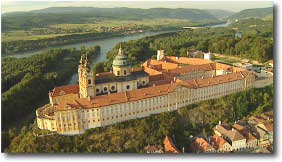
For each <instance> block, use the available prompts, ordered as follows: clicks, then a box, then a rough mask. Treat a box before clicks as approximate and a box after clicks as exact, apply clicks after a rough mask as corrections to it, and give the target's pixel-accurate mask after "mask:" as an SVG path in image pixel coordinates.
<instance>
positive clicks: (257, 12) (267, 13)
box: [229, 7, 273, 20]
mask: <svg viewBox="0 0 282 162" xmlns="http://www.w3.org/2000/svg"><path fill="white" fill-rule="evenodd" d="M266 17H268V18H269V17H273V7H268V8H255V9H246V10H243V11H240V12H238V13H236V14H234V15H232V16H230V17H229V19H231V20H235V19H248V18H266Z"/></svg>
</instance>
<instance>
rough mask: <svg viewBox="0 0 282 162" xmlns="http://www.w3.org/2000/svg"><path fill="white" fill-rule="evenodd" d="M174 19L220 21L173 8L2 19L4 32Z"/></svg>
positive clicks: (71, 10)
mask: <svg viewBox="0 0 282 162" xmlns="http://www.w3.org/2000/svg"><path fill="white" fill-rule="evenodd" d="M158 18H173V19H187V20H191V21H199V20H201V21H204V20H217V18H216V17H215V16H213V15H212V14H210V13H209V12H207V11H205V10H199V9H181V8H179V9H169V8H152V9H137V8H125V7H124V8H94V7H51V8H46V9H42V10H37V11H30V12H24V13H14V14H12V13H9V14H6V15H5V14H4V15H3V17H2V31H7V30H15V29H29V28H34V27H43V26H48V25H52V24H84V23H93V22H95V21H98V20H101V19H119V20H120V19H121V20H143V19H158Z"/></svg>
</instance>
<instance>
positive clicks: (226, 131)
mask: <svg viewBox="0 0 282 162" xmlns="http://www.w3.org/2000/svg"><path fill="white" fill-rule="evenodd" d="M214 130H217V131H218V132H220V133H221V134H223V135H225V136H227V137H228V138H229V139H230V140H231V141H238V140H243V139H246V138H245V137H244V136H243V135H241V134H240V133H239V132H238V131H237V130H236V129H232V127H230V126H229V125H226V124H221V125H216V126H215V127H214Z"/></svg>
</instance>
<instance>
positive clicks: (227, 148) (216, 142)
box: [210, 134, 232, 153]
mask: <svg viewBox="0 0 282 162" xmlns="http://www.w3.org/2000/svg"><path fill="white" fill-rule="evenodd" d="M210 143H211V145H212V146H213V147H215V149H216V151H217V152H218V153H225V152H231V151H232V146H231V145H230V144H229V143H228V142H227V141H226V140H225V139H224V138H222V137H221V136H219V135H216V134H215V135H213V136H211V137H210Z"/></svg>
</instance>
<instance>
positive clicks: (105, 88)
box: [96, 81, 146, 93]
mask: <svg viewBox="0 0 282 162" xmlns="http://www.w3.org/2000/svg"><path fill="white" fill-rule="evenodd" d="M145 84H146V82H145V81H143V85H145ZM138 86H139V84H138V83H137V87H138ZM126 89H127V90H129V89H130V85H127V86H126ZM103 90H104V92H107V91H108V88H107V87H104V89H103ZM115 90H116V87H115V86H111V89H110V91H115ZM96 92H97V93H100V89H99V88H96Z"/></svg>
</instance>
